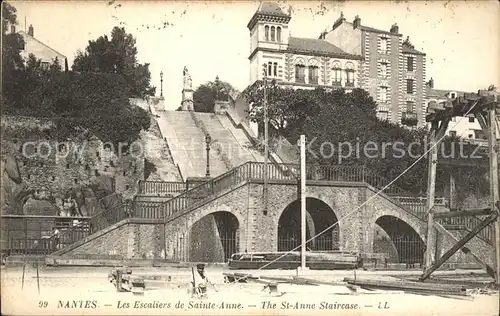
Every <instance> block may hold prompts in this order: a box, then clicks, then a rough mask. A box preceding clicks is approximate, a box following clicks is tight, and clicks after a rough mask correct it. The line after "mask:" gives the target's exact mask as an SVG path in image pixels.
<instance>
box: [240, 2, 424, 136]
mask: <svg viewBox="0 0 500 316" xmlns="http://www.w3.org/2000/svg"><path fill="white" fill-rule="evenodd" d="M290 20H291V14H290V12H289V11H288V12H285V10H283V9H282V8H280V7H279V6H278V5H277V4H276V3H271V2H263V3H261V4H260V6H259V8H258V9H257V11H256V12H255V14H254V15H253V16H252V18H251V19H250V22H249V23H248V25H247V27H248V29H249V30H250V56H249V60H250V84H252V83H254V82H255V81H257V80H261V79H262V78H263V76H264V74H265V73H267V76H268V77H271V78H273V79H276V81H277V82H278V83H279V84H280V85H284V86H291V87H294V88H306V89H307V88H309V89H314V88H316V87H324V88H327V89H335V88H344V89H346V90H349V89H352V88H354V87H360V88H363V89H365V90H367V91H368V92H369V93H370V95H371V96H372V97H373V99H374V100H375V101H376V102H377V105H378V108H377V114H378V116H379V118H380V119H385V120H389V121H391V122H394V123H397V124H403V125H406V126H409V127H423V126H425V99H426V95H425V94H426V88H425V63H426V62H425V54H424V53H422V52H420V51H418V50H416V49H415V47H414V46H413V45H412V44H411V43H410V40H409V38H407V39H406V40H403V36H402V34H400V33H399V27H398V26H397V24H394V25H392V26H391V27H390V29H389V30H387V31H386V30H380V29H375V28H372V27H368V26H364V25H362V24H361V19H360V18H359V17H358V16H356V17H355V18H354V20H353V22H352V23H351V22H348V21H347V20H346V19H345V17H344V15H343V14H342V13H341V15H340V17H339V18H338V19H337V20H336V21H335V23H334V24H333V25H332V27H331V29H330V30H325V31H324V32H322V33H321V35H320V36H319V38H317V39H316V38H298V37H292V36H290V32H289V29H288V24H289V22H290ZM263 68H264V69H263Z"/></svg>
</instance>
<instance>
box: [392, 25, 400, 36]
mask: <svg viewBox="0 0 500 316" xmlns="http://www.w3.org/2000/svg"><path fill="white" fill-rule="evenodd" d="M390 32H391V33H394V34H398V33H399V26H398V24H397V23H394V24H393V25H392V26H391V31H390Z"/></svg>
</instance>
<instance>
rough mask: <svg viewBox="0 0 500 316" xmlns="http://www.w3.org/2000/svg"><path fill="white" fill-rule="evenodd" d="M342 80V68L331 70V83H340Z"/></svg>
mask: <svg viewBox="0 0 500 316" xmlns="http://www.w3.org/2000/svg"><path fill="white" fill-rule="evenodd" d="M341 80H342V70H340V69H334V70H333V84H334V85H335V84H340V82H341Z"/></svg>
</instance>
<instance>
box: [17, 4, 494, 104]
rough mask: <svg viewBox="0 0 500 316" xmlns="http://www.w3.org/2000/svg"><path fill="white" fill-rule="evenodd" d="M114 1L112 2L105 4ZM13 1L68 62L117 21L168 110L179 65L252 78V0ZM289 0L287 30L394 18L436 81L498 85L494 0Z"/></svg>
mask: <svg viewBox="0 0 500 316" xmlns="http://www.w3.org/2000/svg"><path fill="white" fill-rule="evenodd" d="M111 2H112V3H111ZM111 2H109V1H85V2H83V1H10V3H11V4H12V5H13V6H14V7H16V9H17V18H18V29H24V27H25V21H26V27H28V26H29V25H30V24H32V25H33V27H34V32H35V34H34V35H35V38H37V39H39V40H40V41H42V42H44V43H45V44H47V45H49V46H50V47H52V48H54V49H56V50H57V51H59V52H61V53H62V54H64V55H66V57H67V58H68V62H69V64H70V66H71V64H72V62H73V59H74V57H75V54H76V52H77V51H78V50H84V49H85V47H86V46H87V44H88V41H89V40H95V39H97V38H98V37H99V36H102V35H104V34H108V35H110V33H111V29H112V28H113V27H114V26H123V27H125V30H126V31H127V32H129V33H131V34H132V35H133V36H134V37H135V38H136V46H137V49H138V59H139V62H140V63H149V64H150V70H151V77H152V80H151V83H152V85H154V86H156V87H157V95H159V94H160V72H161V71H163V73H164V76H163V96H164V97H165V101H166V107H167V109H171V110H174V109H176V108H177V107H178V106H179V105H180V102H181V90H182V70H183V68H184V66H187V67H188V69H189V72H190V74H191V77H192V80H193V86H194V87H195V88H196V87H197V86H199V85H200V84H203V83H205V82H207V81H209V80H214V79H215V77H216V76H217V75H218V76H219V78H220V79H221V80H223V81H227V82H229V83H230V84H231V85H233V86H234V87H235V88H236V89H238V90H240V91H241V90H243V89H245V87H246V86H247V85H248V84H249V79H250V67H249V60H248V55H249V54H250V33H249V30H248V29H247V27H246V26H247V23H248V21H249V20H250V18H251V17H252V15H253V14H254V13H255V11H256V9H257V7H258V6H259V2H256V1H200V2H198V1H186V2H182V1H130V0H129V1H114V2H113V1H111ZM279 3H280V4H282V5H290V6H291V7H292V19H291V21H290V23H289V29H290V32H291V36H294V37H310V38H318V36H319V34H320V33H321V32H322V31H323V30H325V29H330V28H331V27H332V25H333V23H334V22H335V20H336V19H337V18H338V17H339V15H340V12H341V11H342V12H343V13H344V16H345V17H346V19H347V20H349V21H352V20H353V19H354V17H355V16H356V15H359V17H360V18H361V24H362V25H366V26H370V27H375V28H379V29H384V30H389V28H390V27H391V25H392V24H394V23H397V24H398V26H399V31H400V33H402V34H403V36H404V38H406V36H409V37H410V41H411V42H412V44H413V45H415V48H416V49H418V50H420V51H424V52H425V53H426V54H427V80H428V79H430V77H433V79H434V86H435V88H437V89H452V90H459V91H470V92H475V91H477V90H478V89H484V88H487V87H488V86H489V85H490V84H494V85H495V86H497V87H500V36H498V34H499V33H498V31H499V30H500V4H499V3H500V2H498V1H494V0H493V1H486V0H484V1H479V0H478V1H467V2H464V1H395V2H389V1H387V2H385V1H289V2H287V3H285V2H284V1H279Z"/></svg>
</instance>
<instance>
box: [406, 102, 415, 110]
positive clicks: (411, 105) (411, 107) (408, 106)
mask: <svg viewBox="0 0 500 316" xmlns="http://www.w3.org/2000/svg"><path fill="white" fill-rule="evenodd" d="M406 112H411V113H413V112H415V102H413V101H406Z"/></svg>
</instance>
